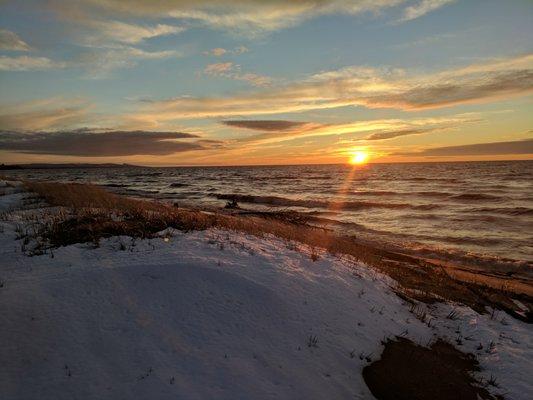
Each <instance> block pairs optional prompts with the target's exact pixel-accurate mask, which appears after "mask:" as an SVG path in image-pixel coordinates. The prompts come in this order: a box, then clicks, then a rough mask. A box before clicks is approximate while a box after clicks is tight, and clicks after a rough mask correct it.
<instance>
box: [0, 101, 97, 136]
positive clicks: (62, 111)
mask: <svg viewBox="0 0 533 400" xmlns="http://www.w3.org/2000/svg"><path fill="white" fill-rule="evenodd" d="M91 108H92V105H91V104H88V103H87V102H85V101H82V100H76V99H61V98H51V99H45V100H35V101H30V102H24V103H15V104H2V107H0V109H1V111H0V129H1V130H21V131H24V130H41V129H58V128H66V127H72V126H77V125H79V124H83V123H84V122H87V117H88V113H89V111H90V109H91Z"/></svg>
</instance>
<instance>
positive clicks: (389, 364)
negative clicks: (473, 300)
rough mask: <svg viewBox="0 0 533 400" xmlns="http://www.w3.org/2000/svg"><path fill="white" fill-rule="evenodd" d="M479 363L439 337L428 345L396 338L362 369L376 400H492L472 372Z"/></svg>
mask: <svg viewBox="0 0 533 400" xmlns="http://www.w3.org/2000/svg"><path fill="white" fill-rule="evenodd" d="M478 370H479V367H478V363H477V361H476V359H475V357H474V356H473V355H471V354H464V353H462V352H460V351H459V350H457V349H456V348H455V347H453V346H452V345H451V344H449V343H446V342H444V341H442V340H439V341H437V342H435V343H434V344H433V345H432V346H431V348H425V347H422V346H419V345H417V344H415V343H413V342H411V341H410V340H407V339H404V338H399V339H398V340H394V341H392V340H391V341H388V342H387V343H386V345H385V350H384V351H383V354H382V355H381V359H380V360H378V361H376V362H374V363H372V364H370V365H369V366H367V367H365V368H364V369H363V378H364V379H365V382H366V384H367V385H368V387H369V389H370V391H371V392H372V394H373V395H374V396H375V397H376V399H378V400H450V399H455V400H478V399H484V400H495V399H497V398H496V397H493V396H491V395H490V393H489V392H488V391H487V390H486V389H485V388H483V387H481V385H480V383H479V382H477V381H476V380H475V379H474V378H473V377H472V373H473V372H475V371H478Z"/></svg>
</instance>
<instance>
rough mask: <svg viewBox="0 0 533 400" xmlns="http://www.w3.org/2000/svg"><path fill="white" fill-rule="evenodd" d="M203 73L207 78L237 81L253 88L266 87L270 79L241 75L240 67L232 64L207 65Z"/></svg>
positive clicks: (250, 74)
mask: <svg viewBox="0 0 533 400" xmlns="http://www.w3.org/2000/svg"><path fill="white" fill-rule="evenodd" d="M203 73H204V74H205V75H209V76H215V77H224V78H228V79H233V80H237V81H246V82H248V83H250V84H251V85H253V86H260V87H261V86H268V85H270V83H271V82H272V79H271V78H269V77H268V76H264V75H258V74H253V73H242V72H241V66H240V65H237V64H234V63H232V62H224V63H215V64H209V65H208V66H206V67H205V68H204V71H203Z"/></svg>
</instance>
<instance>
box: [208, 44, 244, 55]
mask: <svg viewBox="0 0 533 400" xmlns="http://www.w3.org/2000/svg"><path fill="white" fill-rule="evenodd" d="M248 51H250V50H249V49H248V47H246V46H237V47H235V48H233V49H230V50H228V49H224V48H222V47H216V48H214V49H211V50H208V51H204V53H203V54H204V55H206V56H215V57H222V56H223V55H226V54H233V55H239V54H243V53H246V52H248Z"/></svg>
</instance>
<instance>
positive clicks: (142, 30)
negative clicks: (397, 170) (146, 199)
mask: <svg viewBox="0 0 533 400" xmlns="http://www.w3.org/2000/svg"><path fill="white" fill-rule="evenodd" d="M532 93H533V1H531V0H508V1H501V0H415V1H410V0H351V1H350V0H344V1H341V0H293V1H287V0H261V1H251V0H197V1H187V0H153V1H149V0H49V1H32V0H24V1H20V0H17V1H15V0H13V1H9V0H7V1H6V0H3V1H2V0H0V162H2V163H22V162H120V163H122V162H126V163H134V164H144V165H227V164H230V165H239V164H300V163H342V162H347V161H348V160H349V159H350V157H352V156H353V153H354V152H364V153H366V154H368V155H369V160H370V161H371V162H391V161H394V162H396V161H441V160H498V159H533V101H532V100H533V96H532Z"/></svg>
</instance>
